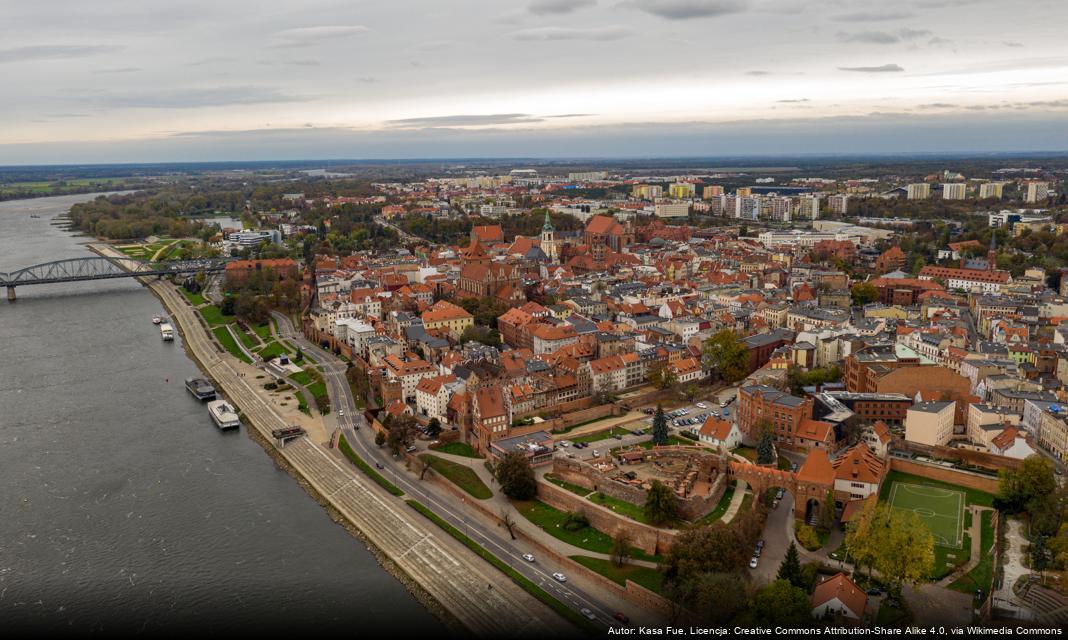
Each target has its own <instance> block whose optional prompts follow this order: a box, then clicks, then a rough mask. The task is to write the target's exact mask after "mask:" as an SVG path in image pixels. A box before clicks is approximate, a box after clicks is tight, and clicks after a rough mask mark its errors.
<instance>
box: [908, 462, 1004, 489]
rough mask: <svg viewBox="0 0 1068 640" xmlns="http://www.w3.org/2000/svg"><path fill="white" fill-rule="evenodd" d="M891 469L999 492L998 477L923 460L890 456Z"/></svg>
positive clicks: (970, 487) (971, 487)
mask: <svg viewBox="0 0 1068 640" xmlns="http://www.w3.org/2000/svg"><path fill="white" fill-rule="evenodd" d="M890 469H891V470H892V471H900V472H902V473H911V474H912V475H914V476H920V477H923V478H930V479H931V480H938V481H940V482H948V483H950V484H958V485H960V486H962V487H968V488H969V489H978V490H979V491H985V492H987V493H990V494H997V492H998V479H997V478H993V477H988V476H981V475H978V474H975V473H969V472H967V471H960V470H957V469H951V468H947V467H939V466H934V465H929V464H924V463H922V462H913V461H911V460H902V459H901V458H895V457H891V458H890Z"/></svg>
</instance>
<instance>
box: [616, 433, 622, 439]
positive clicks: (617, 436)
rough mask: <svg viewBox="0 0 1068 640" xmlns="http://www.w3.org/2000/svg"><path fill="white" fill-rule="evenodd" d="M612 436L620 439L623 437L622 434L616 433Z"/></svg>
mask: <svg viewBox="0 0 1068 640" xmlns="http://www.w3.org/2000/svg"><path fill="white" fill-rule="evenodd" d="M614 437H615V439H616V440H622V439H623V436H621V435H619V434H618V433H617V434H616V435H615V436H614Z"/></svg>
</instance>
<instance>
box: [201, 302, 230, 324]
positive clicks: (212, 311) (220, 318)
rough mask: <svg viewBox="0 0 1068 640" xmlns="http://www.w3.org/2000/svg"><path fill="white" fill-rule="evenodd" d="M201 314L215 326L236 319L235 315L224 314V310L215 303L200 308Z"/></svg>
mask: <svg viewBox="0 0 1068 640" xmlns="http://www.w3.org/2000/svg"><path fill="white" fill-rule="evenodd" d="M200 315H201V316H203V318H204V320H205V322H207V323H208V324H209V325H211V326H213V327H214V326H218V325H220V324H229V323H231V322H233V321H234V317H233V316H227V315H223V312H222V310H220V309H219V307H217V306H215V305H213V304H212V305H208V306H206V307H204V308H202V309H200Z"/></svg>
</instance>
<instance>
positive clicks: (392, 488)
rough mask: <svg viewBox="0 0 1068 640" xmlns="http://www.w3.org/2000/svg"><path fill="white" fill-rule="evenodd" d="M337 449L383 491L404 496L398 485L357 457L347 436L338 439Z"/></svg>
mask: <svg viewBox="0 0 1068 640" xmlns="http://www.w3.org/2000/svg"><path fill="white" fill-rule="evenodd" d="M337 448H338V449H339V450H340V451H341V453H343V454H345V457H346V458H348V459H349V461H350V462H352V464H354V465H356V466H357V467H358V468H359V469H360V471H363V472H364V473H365V474H366V475H367V477H369V478H370V479H372V480H374V481H375V482H377V483H378V484H379V486H381V487H382V488H383V489H385V490H386V491H388V492H390V493H392V494H393V495H395V496H403V495H404V492H403V491H401V490H400V488H399V487H397V485H395V484H393V483H392V482H390V481H389V480H386V479H385V478H384V477H383V476H382V474H380V473H379V472H377V471H375V470H374V469H372V468H371V465H369V464H367V463H366V462H364V461H363V458H361V457H360V456H358V455H356V452H355V451H353V450H352V447H351V446H349V443H348V441H347V440H345V436H341V438H340V439H338V443H337Z"/></svg>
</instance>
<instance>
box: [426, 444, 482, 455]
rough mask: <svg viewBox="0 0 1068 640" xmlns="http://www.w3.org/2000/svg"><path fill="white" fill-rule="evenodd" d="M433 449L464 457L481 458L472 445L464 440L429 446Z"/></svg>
mask: <svg viewBox="0 0 1068 640" xmlns="http://www.w3.org/2000/svg"><path fill="white" fill-rule="evenodd" d="M431 448H432V449H433V450H434V451H440V452H442V453H448V454H451V455H454V456H463V457H465V458H482V456H480V455H478V452H477V451H475V449H474V447H472V446H471V445H469V444H467V443H466V442H450V443H448V444H443V445H439V446H437V447H431Z"/></svg>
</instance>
